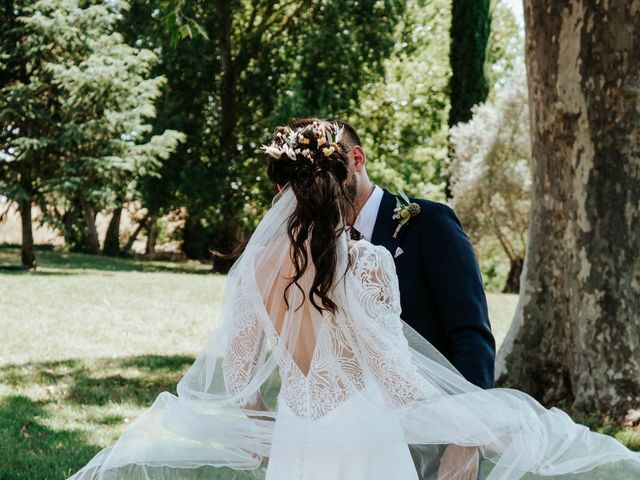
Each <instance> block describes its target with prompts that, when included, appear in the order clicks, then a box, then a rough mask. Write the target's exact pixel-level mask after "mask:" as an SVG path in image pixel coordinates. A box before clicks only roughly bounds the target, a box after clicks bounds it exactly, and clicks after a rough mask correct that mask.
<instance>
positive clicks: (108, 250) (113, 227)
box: [102, 206, 122, 257]
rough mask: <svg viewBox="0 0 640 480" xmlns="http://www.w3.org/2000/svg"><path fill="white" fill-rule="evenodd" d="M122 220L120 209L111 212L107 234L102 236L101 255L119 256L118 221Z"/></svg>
mask: <svg viewBox="0 0 640 480" xmlns="http://www.w3.org/2000/svg"><path fill="white" fill-rule="evenodd" d="M121 219H122V207H121V206H120V207H118V208H116V209H115V210H114V211H113V215H112V216H111V220H110V221H109V226H108V227H107V233H106V234H105V236H104V246H103V247H102V253H103V254H104V255H108V256H110V257H117V256H118V255H119V254H120V220H121Z"/></svg>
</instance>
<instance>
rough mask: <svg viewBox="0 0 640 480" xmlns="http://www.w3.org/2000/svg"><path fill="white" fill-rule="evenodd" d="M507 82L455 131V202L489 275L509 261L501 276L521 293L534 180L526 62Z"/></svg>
mask: <svg viewBox="0 0 640 480" xmlns="http://www.w3.org/2000/svg"><path fill="white" fill-rule="evenodd" d="M504 80H505V81H504V85H502V86H501V87H499V88H498V89H497V90H496V92H495V95H492V97H491V98H490V100H488V101H487V102H485V103H483V104H480V105H477V106H475V107H474V108H473V117H472V118H471V120H469V121H468V122H465V123H459V124H458V125H456V126H455V127H453V128H452V129H451V142H452V144H453V146H454V152H455V154H454V157H453V159H452V162H451V165H450V175H451V182H452V194H453V198H452V201H451V203H452V206H453V207H454V208H455V209H456V212H457V213H458V216H459V217H460V220H461V221H462V223H463V224H464V226H465V229H466V230H467V232H468V233H469V236H470V238H471V240H472V242H473V243H474V245H475V246H476V248H477V249H478V250H479V257H480V258H481V259H482V260H481V265H482V266H483V267H484V268H483V270H484V271H485V273H491V271H492V270H494V271H495V270H496V269H497V268H499V267H498V265H503V264H506V265H508V267H509V268H508V273H507V275H506V279H505V278H504V276H503V275H500V276H499V277H500V278H499V279H500V280H501V283H502V284H503V285H504V291H508V292H511V293H517V292H518V291H519V286H520V284H519V280H520V273H521V272H522V267H523V265H524V254H525V246H526V244H525V239H526V238H527V232H528V227H529V215H530V210H531V183H532V179H531V167H530V164H531V137H530V130H529V108H528V96H527V85H526V75H525V73H524V62H523V61H522V63H521V64H520V66H519V67H518V66H516V68H515V69H514V70H513V71H512V72H511V73H510V74H509V76H507V77H505V78H504ZM500 257H502V258H506V262H505V261H504V260H501V259H500ZM496 260H497V262H496ZM496 263H497V265H496ZM505 273H506V272H505ZM492 276H495V275H488V277H489V278H488V280H489V281H491V277H492ZM492 286H494V287H495V286H496V285H492Z"/></svg>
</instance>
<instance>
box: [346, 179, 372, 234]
mask: <svg viewBox="0 0 640 480" xmlns="http://www.w3.org/2000/svg"><path fill="white" fill-rule="evenodd" d="M374 188H375V186H374V184H373V183H371V182H370V181H369V179H368V178H366V179H365V180H363V181H362V183H361V184H360V185H358V193H357V195H356V200H355V202H354V205H353V206H354V208H355V217H357V216H358V214H359V213H360V210H362V207H364V205H365V203H367V200H369V197H370V196H371V194H372V193H373V190H374ZM355 217H354V218H353V219H352V221H351V223H353V222H354V221H355Z"/></svg>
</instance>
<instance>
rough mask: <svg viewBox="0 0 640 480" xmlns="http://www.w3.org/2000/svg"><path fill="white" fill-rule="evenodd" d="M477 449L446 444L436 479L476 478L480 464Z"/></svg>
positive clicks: (473, 479)
mask: <svg viewBox="0 0 640 480" xmlns="http://www.w3.org/2000/svg"><path fill="white" fill-rule="evenodd" d="M479 460H480V459H479V457H478V449H477V448H475V447H462V446H460V445H448V446H447V448H445V450H444V453H443V454H442V457H440V467H439V468H438V480H476V479H477V478H478V468H479V465H480V462H479Z"/></svg>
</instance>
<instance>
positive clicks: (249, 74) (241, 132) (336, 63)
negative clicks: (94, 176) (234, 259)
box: [122, 0, 404, 268]
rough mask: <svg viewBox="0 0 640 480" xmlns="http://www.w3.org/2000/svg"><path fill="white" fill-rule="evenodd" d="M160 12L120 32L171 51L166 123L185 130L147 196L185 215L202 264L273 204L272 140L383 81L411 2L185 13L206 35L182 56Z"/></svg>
mask: <svg viewBox="0 0 640 480" xmlns="http://www.w3.org/2000/svg"><path fill="white" fill-rule="evenodd" d="M162 3H163V2H161V1H155V0H137V1H134V2H132V8H131V10H130V13H129V14H127V15H125V19H124V23H123V26H122V28H123V31H126V32H127V37H128V39H129V42H131V43H135V44H140V45H144V46H146V47H148V48H150V49H154V50H158V51H161V52H162V54H161V60H160V62H161V63H160V64H159V66H158V72H162V73H163V74H166V76H167V78H168V90H167V94H166V95H165V97H164V99H163V100H162V101H161V104H160V109H161V112H162V113H161V114H160V115H158V120H157V123H160V122H162V123H164V124H165V125H166V126H172V128H178V127H177V125H179V124H184V125H186V126H188V128H185V129H183V128H181V127H180V130H181V131H185V132H187V134H188V135H189V140H188V142H187V144H185V146H184V148H181V149H180V150H178V151H177V152H176V154H175V155H173V156H172V157H170V158H169V159H168V161H167V162H165V165H166V166H167V168H164V167H163V169H162V174H163V175H164V176H163V180H162V182H161V183H162V184H155V185H153V184H148V185H146V187H145V192H146V194H148V199H149V200H150V202H149V204H150V205H151V206H153V210H156V211H160V212H162V210H163V209H164V210H166V209H168V208H170V207H171V206H174V207H186V209H185V210H186V212H187V213H186V218H185V227H184V229H183V238H182V240H183V249H184V250H185V252H186V253H187V254H188V255H189V256H192V257H202V256H204V255H206V253H207V252H208V249H209V248H211V247H214V248H216V249H219V250H226V251H228V250H230V249H231V247H233V246H234V245H235V243H236V241H237V240H238V239H239V238H240V237H242V234H243V231H248V230H250V229H251V228H252V227H253V226H254V224H255V223H254V222H255V219H256V218H258V217H259V213H260V212H261V211H262V210H263V209H264V207H265V205H267V204H268V200H270V197H271V196H272V195H273V189H272V186H271V185H270V183H269V182H268V181H266V180H265V173H266V168H265V165H266V164H265V161H264V157H263V155H261V153H260V152H259V150H258V146H259V145H260V143H262V142H264V141H265V140H266V138H267V136H268V134H269V132H270V131H272V130H273V129H274V128H275V126H276V125H278V124H279V123H281V122H285V121H289V120H290V119H291V117H294V116H306V115H319V116H324V115H336V114H343V113H344V112H346V111H348V109H349V107H350V105H351V102H352V101H353V99H356V98H357V97H358V95H359V94H360V91H361V89H362V87H363V85H365V84H367V83H368V82H370V81H371V80H372V79H373V78H376V77H379V76H380V75H381V74H382V68H381V65H382V61H383V59H384V57H385V55H386V54H387V53H389V52H390V51H391V49H392V48H393V44H394V37H393V35H394V32H395V25H396V22H397V20H398V18H399V15H400V13H401V12H402V10H403V6H404V1H391V0H385V1H377V0H363V1H359V2H353V1H351V0H343V1H335V2H326V1H324V0H278V1H264V0H252V1H250V0H237V1H231V2H229V1H226V0H225V1H222V0H216V1H211V2H184V3H182V4H181V6H180V9H179V12H180V15H183V16H184V17H187V18H190V19H193V20H194V21H195V22H197V23H198V25H200V27H201V28H202V32H203V33H204V35H196V36H194V37H193V38H187V39H184V40H182V41H178V43H177V44H175V45H172V42H171V39H170V37H169V36H168V35H167V34H166V31H164V30H163V28H164V27H162V25H161V23H160V22H158V20H157V18H156V17H157V14H154V12H156V11H157V10H158V9H159V8H161V4H162ZM373 18H375V19H376V21H375V22H374V21H368V20H369V19H373ZM363 19H367V21H363ZM159 27H162V28H159ZM173 125H176V126H173ZM165 199H166V200H168V202H166V201H165ZM221 267H222V268H224V265H222V266H221Z"/></svg>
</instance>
